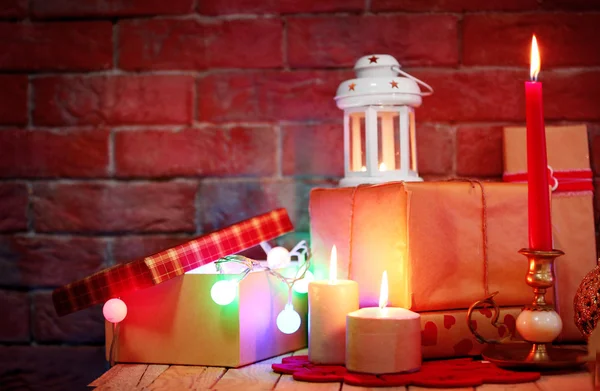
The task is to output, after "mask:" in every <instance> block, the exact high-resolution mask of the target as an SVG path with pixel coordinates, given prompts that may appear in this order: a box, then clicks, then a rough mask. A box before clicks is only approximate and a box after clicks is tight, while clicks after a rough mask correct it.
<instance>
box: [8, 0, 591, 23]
mask: <svg viewBox="0 0 600 391" xmlns="http://www.w3.org/2000/svg"><path fill="white" fill-rule="evenodd" d="M367 6H368V7H369V8H367ZM371 8H372V7H371V4H370V1H369V0H365V5H364V7H363V8H362V9H355V10H345V11H321V12H313V13H311V12H295V13H294V12H292V13H277V12H265V13H236V14H217V15H207V14H201V13H199V12H190V13H182V14H160V15H92V16H46V17H34V18H31V17H30V16H29V15H28V16H27V17H25V18H18V17H15V18H4V19H2V18H0V22H1V23H23V22H30V23H58V22H64V23H68V22H98V21H111V20H116V21H121V20H124V21H128V20H136V19H140V20H165V19H172V20H198V21H208V22H210V21H221V20H224V21H229V20H247V19H273V18H281V17H339V16H356V15H358V16H361V15H374V16H390V15H391V16H394V15H407V16H410V15H427V16H430V15H466V16H468V15H561V14H562V15H565V14H566V15H570V14H572V15H580V14H586V15H587V14H592V15H597V14H600V10H597V9H591V10H590V9H554V10H545V9H527V10H501V9H498V10H482V11H478V10H466V11H454V10H439V11H424V10H423V11H418V10H415V11H404V10H373V9H371Z"/></svg>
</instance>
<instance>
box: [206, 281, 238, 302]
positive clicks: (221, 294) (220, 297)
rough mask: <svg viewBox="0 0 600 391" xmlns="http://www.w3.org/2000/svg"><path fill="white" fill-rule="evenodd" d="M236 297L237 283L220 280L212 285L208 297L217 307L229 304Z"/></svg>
mask: <svg viewBox="0 0 600 391" xmlns="http://www.w3.org/2000/svg"><path fill="white" fill-rule="evenodd" d="M236 296H237V283H236V282H235V281H231V280H221V281H217V282H215V283H214V284H213V286H212V288H211V289H210V297H212V299H213V301H214V302H215V303H217V304H218V305H228V304H231V303H232V302H233V301H234V300H235V297H236Z"/></svg>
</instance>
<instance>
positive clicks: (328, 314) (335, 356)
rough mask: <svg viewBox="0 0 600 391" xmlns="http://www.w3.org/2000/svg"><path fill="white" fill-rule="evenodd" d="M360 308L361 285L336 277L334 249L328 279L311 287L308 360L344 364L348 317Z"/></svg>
mask: <svg viewBox="0 0 600 391" xmlns="http://www.w3.org/2000/svg"><path fill="white" fill-rule="evenodd" d="M357 309H358V283H356V282H355V281H350V280H338V278H337V248H336V247H335V246H333V248H332V249H331V257H330V261H329V280H325V281H313V282H310V283H309V284H308V359H309V360H310V362H312V363H315V364H344V360H345V358H346V315H347V314H348V313H349V312H352V311H355V310H357Z"/></svg>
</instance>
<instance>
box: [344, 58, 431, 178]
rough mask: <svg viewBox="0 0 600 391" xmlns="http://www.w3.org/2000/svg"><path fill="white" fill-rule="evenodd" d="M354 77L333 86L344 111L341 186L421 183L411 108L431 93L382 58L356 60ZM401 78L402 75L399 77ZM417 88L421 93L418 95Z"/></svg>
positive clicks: (416, 80) (396, 66)
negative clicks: (343, 174) (398, 182)
mask: <svg viewBox="0 0 600 391" xmlns="http://www.w3.org/2000/svg"><path fill="white" fill-rule="evenodd" d="M354 70H355V71H356V79H352V80H346V81H344V82H343V83H342V84H340V86H339V87H338V90H337V93H336V96H335V100H336V103H337V106H338V107H339V108H340V109H342V110H344V173H345V177H344V179H342V180H341V182H340V185H341V186H357V185H359V184H362V183H382V182H389V181H413V182H414V181H422V179H421V178H420V177H419V173H418V171H417V150H416V140H415V137H416V133H415V112H414V108H415V107H419V106H420V105H421V102H422V99H421V97H423V96H427V95H431V94H432V93H433V89H432V88H431V87H430V86H429V85H427V84H426V83H424V82H422V81H421V80H419V79H417V78H415V77H413V76H411V75H409V74H408V73H406V72H404V71H402V70H400V64H399V63H398V61H396V59H395V58H394V57H392V56H390V55H387V54H373V55H368V56H364V57H361V58H360V59H359V60H358V61H357V62H356V65H355V66H354ZM399 75H403V76H399ZM417 83H418V84H421V85H422V86H424V87H425V88H427V90H428V91H427V92H421V90H420V89H419V86H418V85H417Z"/></svg>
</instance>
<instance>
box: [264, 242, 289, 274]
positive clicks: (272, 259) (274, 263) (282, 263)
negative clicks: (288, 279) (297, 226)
mask: <svg viewBox="0 0 600 391" xmlns="http://www.w3.org/2000/svg"><path fill="white" fill-rule="evenodd" d="M291 261H292V256H291V255H290V252H289V251H288V250H287V249H286V248H285V247H280V246H278V247H273V248H272V249H271V250H270V251H269V253H268V254H267V265H268V266H269V268H271V269H278V268H282V267H286V266H288V265H289V264H290V262H291Z"/></svg>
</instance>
